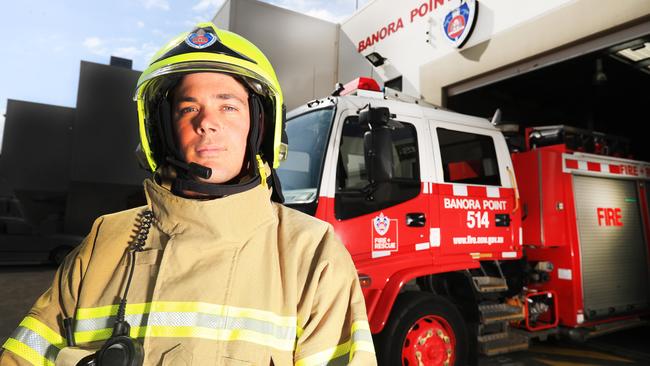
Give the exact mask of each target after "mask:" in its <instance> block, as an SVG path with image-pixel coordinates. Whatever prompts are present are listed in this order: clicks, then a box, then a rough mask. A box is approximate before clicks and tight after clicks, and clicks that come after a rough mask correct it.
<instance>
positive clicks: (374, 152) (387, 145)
mask: <svg viewBox="0 0 650 366" xmlns="http://www.w3.org/2000/svg"><path fill="white" fill-rule="evenodd" d="M391 147H392V139H391V135H390V128H388V126H380V127H375V128H373V129H371V130H370V131H368V132H366V133H365V134H364V135H363V151H364V158H365V163H366V171H367V172H368V180H369V181H370V183H385V182H389V181H390V180H391V179H392V178H393V150H392V148H391Z"/></svg>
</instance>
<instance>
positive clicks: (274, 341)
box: [75, 302, 296, 351]
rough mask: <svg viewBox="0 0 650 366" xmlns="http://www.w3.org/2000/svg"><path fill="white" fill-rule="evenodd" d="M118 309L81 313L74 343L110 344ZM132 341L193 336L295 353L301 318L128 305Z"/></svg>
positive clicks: (191, 305)
mask: <svg viewBox="0 0 650 366" xmlns="http://www.w3.org/2000/svg"><path fill="white" fill-rule="evenodd" d="M116 314H117V305H111V306H104V307H98V308H82V309H79V311H78V312H77V322H76V324H75V338H76V339H77V341H79V342H91V341H99V340H104V339H108V338H109V337H110V334H111V328H112V326H113V324H114V322H115V315H116ZM125 318H126V320H127V321H128V322H129V324H130V325H131V336H132V337H190V338H203V339H211V340H219V341H246V342H251V343H256V344H260V345H264V346H268V347H272V348H276V349H279V350H285V351H291V350H293V348H294V344H295V339H296V317H294V316H281V315H277V314H275V313H272V312H269V311H262V310H256V309H248V308H239V307H233V306H223V305H215V304H208V303H199V302H152V303H145V304H132V305H127V308H126V317H125Z"/></svg>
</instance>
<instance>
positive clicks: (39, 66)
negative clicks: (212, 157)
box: [0, 0, 368, 149]
mask: <svg viewBox="0 0 650 366" xmlns="http://www.w3.org/2000/svg"><path fill="white" fill-rule="evenodd" d="M235 1H236V0H235ZM263 1H265V2H268V3H271V4H274V5H278V6H281V7H284V8H288V9H291V10H294V11H298V12H301V13H305V14H309V15H312V16H315V17H318V18H321V19H325V20H329V21H334V22H336V21H340V20H343V19H345V18H346V17H348V16H349V15H351V14H352V13H353V12H354V11H355V8H356V6H357V3H358V6H359V7H361V6H362V5H363V4H365V3H366V2H367V1H368V0H330V1H327V0H263ZM223 2H224V0H185V1H181V0H110V1H109V0H96V1H88V0H85V1H80V0H68V1H61V0H49V1H48V0H32V1H30V0H22V1H2V4H1V5H0V44H2V53H1V55H2V57H0V144H1V143H2V131H3V129H4V113H5V111H6V105H7V99H17V100H25V101H31V102H38V103H46V104H55V105H61V106H67V107H74V106H75V104H76V99H77V83H78V80H79V63H80V61H81V60H85V61H91V62H97V63H103V64H107V63H108V62H109V60H110V56H111V55H113V56H120V57H125V58H129V59H132V60H133V68H134V69H136V70H143V69H144V68H145V66H146V64H147V61H148V60H149V58H150V57H151V56H152V55H153V53H154V52H155V51H156V50H157V49H158V48H160V47H162V46H163V45H164V43H165V42H167V41H168V40H170V39H171V38H172V37H173V36H174V35H176V34H178V33H181V32H183V31H186V30H188V29H189V28H191V26H192V25H193V24H195V23H197V22H199V21H203V20H210V19H212V17H213V16H214V14H215V13H216V11H217V10H218V9H219V8H220V7H221V5H222V4H223ZM0 149H1V145H0Z"/></svg>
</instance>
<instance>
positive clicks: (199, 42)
mask: <svg viewBox="0 0 650 366" xmlns="http://www.w3.org/2000/svg"><path fill="white" fill-rule="evenodd" d="M216 41H217V36H216V35H214V34H212V33H209V32H206V31H205V30H203V29H199V30H197V31H196V32H193V33H190V34H189V35H188V36H187V38H185V43H186V44H187V45H188V46H190V47H192V48H196V49H199V50H201V49H204V48H207V47H210V46H212V45H213V44H214V42H216Z"/></svg>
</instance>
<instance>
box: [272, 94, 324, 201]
mask: <svg viewBox="0 0 650 366" xmlns="http://www.w3.org/2000/svg"><path fill="white" fill-rule="evenodd" d="M333 115H334V108H333V107H332V108H323V109H318V110H315V111H312V112H308V113H305V114H301V115H299V116H296V117H294V118H292V119H290V120H288V121H287V127H286V131H287V137H288V139H289V154H288V156H287V160H286V161H284V162H282V164H280V168H279V169H278V176H279V178H280V182H281V183H282V192H283V194H284V197H285V202H286V203H287V204H299V203H309V202H312V201H314V200H315V199H316V196H317V191H318V184H319V182H320V177H321V173H322V169H323V159H324V158H325V149H326V148H327V141H328V138H329V134H330V127H331V125H332V118H333Z"/></svg>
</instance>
